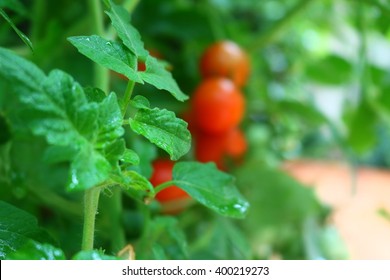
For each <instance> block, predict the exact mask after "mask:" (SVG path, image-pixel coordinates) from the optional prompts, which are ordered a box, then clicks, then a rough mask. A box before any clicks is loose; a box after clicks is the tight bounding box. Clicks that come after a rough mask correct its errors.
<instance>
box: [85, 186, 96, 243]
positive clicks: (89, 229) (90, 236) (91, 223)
mask: <svg viewBox="0 0 390 280" xmlns="http://www.w3.org/2000/svg"><path fill="white" fill-rule="evenodd" d="M99 196H100V187H93V188H91V189H88V190H86V191H85V194H84V227H83V241H82V244H81V249H82V250H92V249H93V242H94V236H95V217H96V214H97V210H98V204H99Z"/></svg>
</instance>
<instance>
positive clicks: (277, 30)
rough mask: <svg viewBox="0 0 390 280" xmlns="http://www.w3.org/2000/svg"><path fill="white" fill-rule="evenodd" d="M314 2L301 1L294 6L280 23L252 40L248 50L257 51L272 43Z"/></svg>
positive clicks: (309, 0)
mask: <svg viewBox="0 0 390 280" xmlns="http://www.w3.org/2000/svg"><path fill="white" fill-rule="evenodd" d="M313 1H314V0H301V1H300V2H299V3H298V4H296V5H295V6H294V7H293V8H292V9H291V10H290V11H289V12H288V13H287V14H286V16H284V17H283V18H282V19H281V20H280V21H278V22H277V23H276V24H275V25H274V26H273V27H272V28H271V29H270V30H268V32H265V33H264V34H263V35H262V36H260V37H259V38H258V39H257V40H254V42H253V44H252V45H251V46H250V49H251V50H252V51H253V50H257V49H261V48H263V47H265V46H266V45H268V44H270V43H272V42H274V41H275V40H276V39H277V38H278V37H279V36H280V35H281V34H282V33H283V32H284V31H285V30H286V27H287V26H289V25H290V24H291V22H292V21H293V20H294V19H295V17H296V16H297V15H299V14H300V13H301V12H302V11H303V10H304V9H305V8H306V7H307V6H308V5H309V4H310V3H311V2H313Z"/></svg>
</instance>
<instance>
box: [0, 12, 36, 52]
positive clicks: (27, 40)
mask: <svg viewBox="0 0 390 280" xmlns="http://www.w3.org/2000/svg"><path fill="white" fill-rule="evenodd" d="M0 7H1V6H0ZM0 15H1V16H2V17H3V18H4V19H5V20H6V21H7V22H8V24H9V25H10V26H11V27H12V29H13V30H14V31H15V33H16V34H18V36H19V38H20V39H22V41H23V43H25V44H26V46H28V47H29V48H30V49H31V51H34V48H33V45H32V43H31V41H30V39H29V38H28V37H27V36H26V35H25V34H24V33H23V32H22V31H20V30H19V29H18V28H17V27H16V26H15V24H14V23H13V22H12V20H11V19H10V18H9V17H8V15H7V14H6V13H5V12H4V11H3V9H1V8H0Z"/></svg>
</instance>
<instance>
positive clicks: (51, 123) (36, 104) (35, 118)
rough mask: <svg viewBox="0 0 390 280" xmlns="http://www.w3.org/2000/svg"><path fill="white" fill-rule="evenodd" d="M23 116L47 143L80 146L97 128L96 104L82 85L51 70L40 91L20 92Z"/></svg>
mask: <svg viewBox="0 0 390 280" xmlns="http://www.w3.org/2000/svg"><path fill="white" fill-rule="evenodd" d="M20 99H21V101H22V102H23V103H24V104H26V113H25V114H26V115H25V117H26V119H28V124H29V126H30V128H31V129H32V131H33V132H34V134H36V135H42V136H45V137H46V139H47V141H48V142H49V143H50V144H54V145H63V146H72V145H74V146H76V147H77V146H79V145H82V144H83V143H84V142H85V141H86V140H87V139H92V138H93V134H94V131H95V130H96V118H97V115H98V110H97V109H98V108H97V104H95V103H88V102H87V99H86V97H85V95H84V92H83V89H82V87H81V86H80V85H79V84H78V83H76V82H75V81H74V80H73V78H72V77H71V76H69V75H68V74H66V73H64V72H62V71H60V70H54V71H52V72H51V73H50V75H49V76H48V77H47V79H44V82H43V84H42V90H41V91H39V92H31V93H30V94H29V93H27V92H26V93H24V92H23V93H22V94H21V97H20Z"/></svg>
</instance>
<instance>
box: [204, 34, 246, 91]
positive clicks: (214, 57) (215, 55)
mask: <svg viewBox="0 0 390 280" xmlns="http://www.w3.org/2000/svg"><path fill="white" fill-rule="evenodd" d="M249 71H250V64H249V59H248V56H247V54H246V52H245V51H244V50H242V49H241V48H240V46H238V45H237V44H236V43H234V42H232V41H220V42H217V43H215V44H213V45H211V46H209V47H208V48H207V49H206V50H205V51H204V53H203V55H202V57H201V59H200V73H201V75H202V77H203V78H207V77H216V76H217V77H226V78H228V79H230V80H232V81H233V82H234V83H235V84H236V85H237V86H238V87H242V86H243V85H244V84H245V82H246V81H247V79H248V76H249Z"/></svg>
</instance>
